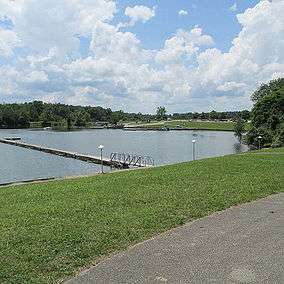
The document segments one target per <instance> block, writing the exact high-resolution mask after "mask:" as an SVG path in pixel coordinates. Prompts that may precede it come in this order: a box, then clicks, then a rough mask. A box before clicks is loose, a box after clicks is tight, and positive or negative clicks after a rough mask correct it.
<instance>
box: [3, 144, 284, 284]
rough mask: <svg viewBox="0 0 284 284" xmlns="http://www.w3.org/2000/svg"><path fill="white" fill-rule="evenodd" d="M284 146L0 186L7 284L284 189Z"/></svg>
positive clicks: (45, 275)
mask: <svg viewBox="0 0 284 284" xmlns="http://www.w3.org/2000/svg"><path fill="white" fill-rule="evenodd" d="M283 172H284V148H281V149H273V150H269V151H268V152H252V153H248V154H241V155H231V156H226V157H221V158H213V159H207V160H201V161H195V162H191V163H183V164H177V165H171V166H166V167H159V168H151V169H142V170H136V171H124V172H117V173H112V174H106V175H99V176H94V177H87V178H77V179H70V180H62V181H53V182H46V183H37V184H26V185H21V186H12V187H4V188H0V204H1V206H0V257H1V266H0V283H54V282H57V281H59V280H61V279H64V278H65V277H68V276H70V275H74V273H75V272H76V271H78V269H80V268H82V267H85V266H89V265H91V264H94V263H96V262H97V261H98V260H100V259H101V257H104V256H106V255H109V254H110V253H112V252H115V251H118V250H122V249H125V248H127V247H128V246H129V245H131V244H134V243H137V242H139V241H142V240H145V239H147V238H150V237H151V236H153V235H156V234H158V233H161V232H164V231H166V230H168V229H170V228H173V227H176V226H178V225H181V224H184V223H185V222H187V221H190V220H193V219H196V218H200V217H202V216H205V215H208V214H210V213H212V212H215V211H218V210H222V209H225V208H228V207H230V206H232V205H236V204H239V203H243V202H248V201H251V200H254V199H257V198H261V197H265V196H267V195H270V194H273V193H276V192H280V191H284V188H283V185H284V176H283Z"/></svg>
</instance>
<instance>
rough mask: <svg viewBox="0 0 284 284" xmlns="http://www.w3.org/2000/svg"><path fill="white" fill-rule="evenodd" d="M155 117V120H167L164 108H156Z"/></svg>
mask: <svg viewBox="0 0 284 284" xmlns="http://www.w3.org/2000/svg"><path fill="white" fill-rule="evenodd" d="M156 113H157V115H156V117H157V119H159V120H162V119H165V118H167V115H166V114H167V110H166V108H165V107H164V106H163V107H162V106H159V107H158V108H157V112H156Z"/></svg>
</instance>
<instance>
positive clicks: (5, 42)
mask: <svg viewBox="0 0 284 284" xmlns="http://www.w3.org/2000/svg"><path fill="white" fill-rule="evenodd" d="M20 44H21V41H20V39H19V38H18V36H17V34H16V33H15V32H14V31H12V30H6V29H3V28H1V27H0V57H1V56H2V57H9V56H12V55H13V49H14V48H15V47H17V46H20Z"/></svg>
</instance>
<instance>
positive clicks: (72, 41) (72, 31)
mask: <svg viewBox="0 0 284 284" xmlns="http://www.w3.org/2000/svg"><path fill="white" fill-rule="evenodd" d="M0 1H1V2H0V5H1V11H0V18H1V17H2V18H4V17H5V18H7V19H9V20H11V21H12V23H13V26H14V29H13V30H14V32H15V33H16V34H17V35H18V37H19V38H20V39H21V40H22V42H23V44H24V45H25V46H27V47H28V48H30V49H32V50H35V51H37V52H46V51H48V50H49V49H50V48H54V47H56V48H57V50H58V51H59V52H61V53H66V52H72V51H73V52H74V51H76V49H77V48H78V46H79V39H78V36H80V35H86V34H90V33H91V31H92V26H93V25H94V24H95V23H96V22H97V21H98V20H100V21H108V20H111V19H112V18H113V15H114V13H115V12H116V5H115V2H114V1H112V0H93V1H92V0H61V1H57V0H48V1H47V0H42V1H37V0H28V1H24V0H19V1H11V0H0Z"/></svg>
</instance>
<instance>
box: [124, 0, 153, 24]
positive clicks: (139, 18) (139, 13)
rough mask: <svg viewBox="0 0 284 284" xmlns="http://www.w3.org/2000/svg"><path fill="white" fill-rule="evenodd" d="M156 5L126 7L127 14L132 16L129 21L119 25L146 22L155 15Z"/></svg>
mask: <svg viewBox="0 0 284 284" xmlns="http://www.w3.org/2000/svg"><path fill="white" fill-rule="evenodd" d="M155 14H156V13H155V7H153V8H152V9H151V8H149V7H146V6H142V5H140V6H138V5H136V6H134V7H126V9H125V15H126V16H128V17H129V18H130V21H129V22H128V23H120V24H119V27H127V26H130V27H131V26H134V25H135V24H136V23H137V22H142V23H146V22H147V21H149V20H150V19H151V18H153V17H155Z"/></svg>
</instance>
